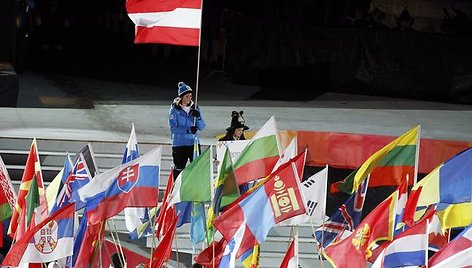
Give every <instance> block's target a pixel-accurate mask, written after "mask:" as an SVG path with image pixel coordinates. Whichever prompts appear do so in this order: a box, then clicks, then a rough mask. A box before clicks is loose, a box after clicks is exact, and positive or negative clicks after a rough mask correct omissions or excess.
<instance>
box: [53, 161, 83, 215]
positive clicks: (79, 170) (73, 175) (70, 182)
mask: <svg viewBox="0 0 472 268" xmlns="http://www.w3.org/2000/svg"><path fill="white" fill-rule="evenodd" d="M91 179H92V174H91V173H90V171H89V170H88V166H87V163H86V162H85V158H84V156H83V155H82V154H79V156H78V157H77V159H76V161H75V163H74V167H73V168H72V170H71V172H70V173H69V176H68V177H67V179H66V181H65V182H64V185H63V187H62V189H61V191H60V192H59V194H58V196H57V199H56V202H55V203H54V206H53V207H52V209H51V213H54V212H55V211H56V210H58V209H59V208H61V207H63V206H65V205H67V204H69V203H74V202H75V203H76V206H75V209H77V210H79V209H81V208H83V207H84V205H85V204H83V203H82V202H80V200H79V199H78V198H77V196H76V195H77V191H78V190H79V189H80V188H82V187H83V186H84V185H86V184H87V183H89V182H90V180H91Z"/></svg>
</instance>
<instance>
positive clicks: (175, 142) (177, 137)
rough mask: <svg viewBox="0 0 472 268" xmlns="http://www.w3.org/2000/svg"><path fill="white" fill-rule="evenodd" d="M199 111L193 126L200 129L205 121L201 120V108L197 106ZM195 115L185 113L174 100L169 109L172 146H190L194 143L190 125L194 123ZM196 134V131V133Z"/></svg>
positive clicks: (203, 126) (203, 127)
mask: <svg viewBox="0 0 472 268" xmlns="http://www.w3.org/2000/svg"><path fill="white" fill-rule="evenodd" d="M197 110H198V111H199V112H200V117H199V118H197V120H196V124H195V126H196V127H197V128H198V130H200V131H202V130H203V129H205V126H206V124H205V121H204V120H203V117H202V114H201V112H202V111H201V110H200V108H198V107H197ZM194 120H195V117H193V116H191V115H189V114H187V112H186V111H184V110H183V109H182V107H181V106H180V105H179V104H178V102H176V101H174V103H172V105H171V107H170V110H169V128H170V134H171V141H172V147H178V146H191V145H193V143H194V138H195V135H193V134H192V132H191V131H190V127H191V126H193V125H194ZM196 135H197V136H198V132H197V133H196Z"/></svg>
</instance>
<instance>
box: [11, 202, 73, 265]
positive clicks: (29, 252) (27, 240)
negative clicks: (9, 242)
mask: <svg viewBox="0 0 472 268" xmlns="http://www.w3.org/2000/svg"><path fill="white" fill-rule="evenodd" d="M73 233H74V205H73V204H70V205H68V206H65V207H63V208H61V209H60V210H58V211H56V212H55V213H53V214H52V215H51V216H49V217H47V218H46V219H44V220H43V221H42V222H40V223H38V224H37V225H36V226H35V227H34V228H32V229H31V230H28V231H27V232H26V233H24V235H23V236H22V237H21V238H20V239H19V240H17V241H16V243H15V244H13V246H12V248H11V249H10V251H9V252H8V254H7V255H6V256H5V259H4V260H3V263H2V265H4V266H18V265H19V264H20V263H30V262H32V263H42V262H50V261H54V260H58V259H61V258H65V257H67V256H70V255H72V248H73V243H74V242H73Z"/></svg>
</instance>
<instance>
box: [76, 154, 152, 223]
mask: <svg viewBox="0 0 472 268" xmlns="http://www.w3.org/2000/svg"><path fill="white" fill-rule="evenodd" d="M160 165H161V148H160V147H158V148H155V149H153V150H151V151H150V152H148V153H147V154H145V155H143V156H141V157H139V158H136V159H134V160H133V161H131V162H128V163H126V164H122V165H120V166H118V167H115V168H113V169H110V170H108V171H106V172H104V173H102V174H100V175H97V176H96V177H95V178H94V179H93V180H92V181H91V182H89V183H88V184H86V185H85V186H83V187H82V188H80V189H79V190H78V194H79V197H80V199H81V200H82V201H83V202H85V203H86V207H87V213H88V215H87V217H88V221H89V223H92V224H95V223H98V222H99V221H101V220H105V219H108V218H111V217H113V216H115V215H116V214H118V213H119V212H120V211H122V210H123V209H124V208H125V207H155V206H157V197H158V195H159V189H158V185H159V174H160V168H159V167H160Z"/></svg>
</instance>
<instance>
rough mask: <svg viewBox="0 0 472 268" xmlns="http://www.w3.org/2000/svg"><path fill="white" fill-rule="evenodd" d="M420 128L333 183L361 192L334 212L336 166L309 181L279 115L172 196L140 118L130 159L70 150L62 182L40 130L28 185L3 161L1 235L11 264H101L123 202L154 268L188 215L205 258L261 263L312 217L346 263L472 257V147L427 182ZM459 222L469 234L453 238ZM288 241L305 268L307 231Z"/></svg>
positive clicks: (318, 237) (322, 246) (325, 249)
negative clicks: (44, 165) (44, 162)
mask: <svg viewBox="0 0 472 268" xmlns="http://www.w3.org/2000/svg"><path fill="white" fill-rule="evenodd" d="M419 136H420V127H419V126H417V127H415V128H413V129H411V130H409V131H407V132H406V133H405V134H403V135H401V136H399V137H398V138H397V139H394V140H393V141H392V142H390V143H389V144H387V145H386V146H385V147H383V148H381V149H380V150H379V151H377V152H376V153H374V154H372V156H371V157H369V158H368V159H367V160H366V161H365V162H364V163H363V164H362V165H361V166H360V167H359V168H357V169H356V170H354V171H353V173H351V174H350V175H348V176H347V177H346V179H345V180H343V181H341V182H339V183H334V184H332V185H331V191H332V192H340V191H343V192H346V193H348V194H349V195H350V196H349V197H348V198H347V199H346V201H345V202H344V204H342V205H341V206H340V207H339V209H338V210H336V211H335V212H334V213H333V214H332V215H328V216H329V217H327V216H326V215H325V214H326V200H327V192H328V177H329V174H328V166H326V167H325V168H323V169H322V170H320V171H319V172H317V173H315V174H313V175H312V176H310V177H308V178H306V179H305V180H303V173H304V166H305V159H306V154H307V153H308V152H307V151H306V150H305V151H303V152H300V153H297V150H296V148H297V146H296V139H294V141H295V142H293V141H292V142H291V143H290V145H288V146H286V148H282V146H281V144H280V142H279V132H278V130H277V126H276V121H275V118H274V117H271V118H270V119H269V120H268V121H267V122H266V123H265V124H264V125H263V126H262V127H261V128H260V129H259V131H257V133H256V134H255V135H254V136H253V138H252V139H251V141H250V142H249V143H248V144H247V145H246V147H245V148H244V149H243V150H242V151H241V153H240V154H239V156H237V157H236V159H232V157H231V155H232V154H231V152H230V151H229V150H228V149H226V151H225V154H224V156H223V157H222V158H221V159H222V161H221V163H214V157H213V156H212V154H213V150H212V147H211V146H210V147H208V148H207V149H205V150H204V151H203V152H202V153H201V154H200V155H199V156H198V157H196V158H195V160H194V161H193V162H191V163H190V164H189V165H188V166H187V167H186V168H185V169H184V170H182V172H180V174H179V175H178V176H177V177H176V178H174V177H173V172H172V171H171V172H170V175H169V178H168V183H167V188H166V189H165V194H164V197H163V199H162V200H159V199H158V197H159V181H160V172H161V170H160V169H161V168H160V166H161V148H160V147H156V148H154V149H151V150H150V151H149V152H147V153H146V154H144V155H140V153H139V148H138V142H137V138H136V133H135V129H134V126H133V127H132V130H131V134H130V138H129V141H128V144H127V145H126V148H125V150H124V155H123V159H122V163H121V164H120V165H118V166H116V167H114V168H112V169H110V170H107V171H105V172H103V173H99V172H98V171H97V170H98V168H97V165H96V163H95V160H94V154H93V149H92V148H91V145H90V144H87V145H86V146H85V147H84V148H82V149H81V150H80V151H79V152H78V153H77V154H76V155H74V156H71V155H70V154H69V153H67V154H66V160H65V162H64V167H63V170H62V171H61V172H60V173H59V174H58V175H57V176H56V178H55V179H54V180H53V182H52V183H51V184H50V186H49V187H51V189H49V187H48V189H46V188H45V186H44V183H43V176H42V172H41V165H40V161H39V159H40V158H39V153H38V149H37V144H36V140H35V139H33V142H32V144H31V147H30V151H29V155H28V158H27V160H26V164H25V169H24V172H23V176H22V181H21V185H20V189H19V192H18V194H16V193H15V191H14V189H13V187H12V186H11V181H10V178H9V176H8V172H7V170H6V168H5V165H4V164H3V161H1V162H0V183H1V184H2V188H3V189H2V191H1V195H0V201H1V204H0V220H2V225H1V227H2V233H3V234H4V235H2V240H0V242H2V246H4V247H5V246H9V245H8V244H9V243H3V242H4V240H5V241H9V242H10V243H11V247H10V249H9V251H8V253H7V255H6V256H5V258H4V260H3V263H2V265H3V266H13V267H17V266H22V265H27V266H33V267H34V266H35V265H38V264H39V265H41V263H48V262H51V261H58V262H60V263H61V265H62V266H63V267H100V261H101V258H100V251H101V248H102V246H101V245H103V244H104V237H105V227H106V226H107V224H108V222H107V220H109V219H110V218H112V217H113V216H115V215H117V214H118V213H120V212H122V211H125V219H126V225H127V229H128V230H129V231H130V237H133V238H140V237H143V236H146V235H152V236H155V239H156V244H155V248H154V249H153V251H152V254H151V258H150V259H149V262H147V263H146V265H147V267H163V265H164V263H166V262H168V261H169V259H170V258H171V251H172V245H173V241H174V239H175V237H174V236H175V232H176V228H178V227H180V226H182V225H183V224H185V223H190V224H191V228H190V230H191V232H190V238H189V239H191V241H192V244H193V245H196V244H198V243H203V245H206V246H207V247H205V248H204V249H202V250H201V252H199V253H198V254H196V256H195V258H194V260H195V261H196V262H198V263H200V264H201V265H203V266H205V267H235V265H243V266H244V267H258V266H259V254H260V246H261V245H263V244H264V241H265V240H266V238H267V236H268V233H269V231H270V230H271V229H272V228H273V227H274V226H292V227H293V229H292V230H296V229H297V226H298V225H302V224H308V225H311V226H319V227H318V228H317V229H314V232H313V239H314V241H316V242H317V245H318V248H317V249H313V254H314V255H315V254H316V252H319V258H320V259H321V258H324V259H326V260H328V261H329V262H330V263H331V264H332V265H333V266H334V267H365V266H366V263H367V262H370V263H372V265H373V267H399V266H417V267H422V266H426V267H453V266H457V267H459V266H458V265H463V266H467V265H472V257H471V256H472V254H470V253H472V252H471V248H472V231H471V224H472V209H471V204H472V148H469V149H467V150H465V151H463V152H461V153H459V154H457V155H456V156H454V157H452V158H451V159H449V160H447V161H445V162H444V163H442V164H440V165H439V166H438V167H437V168H436V169H434V170H433V171H431V173H429V174H427V175H426V176H425V177H424V178H423V179H422V180H420V181H419V182H418V183H416V182H415V180H416V173H417V172H416V170H417V163H418V160H417V158H418V153H417V150H418V147H419V141H420V139H419ZM294 144H295V146H294ZM294 148H295V149H294ZM216 165H218V168H217V169H216V170H217V172H214V170H213V167H214V166H216ZM384 178H385V179H384ZM243 185H249V186H251V187H246V189H248V190H247V191H244V190H242V189H244V188H242V187H241V186H243ZM385 185H387V186H396V187H397V188H396V190H395V191H393V192H392V193H391V195H390V196H388V197H387V198H386V199H385V200H383V201H382V202H381V203H379V204H378V205H377V206H376V207H375V208H374V209H373V210H372V211H370V212H369V213H368V214H367V215H365V217H363V213H362V211H363V207H364V201H365V199H366V196H367V194H368V189H369V187H378V186H385ZM409 188H411V191H409ZM159 201H161V202H159ZM79 216H80V220H79V219H78V218H79ZM451 229H452V230H461V229H463V231H462V232H461V233H460V234H458V235H457V236H456V237H455V238H454V239H453V240H451V241H449V236H450V231H451ZM287 246H288V248H287V253H286V255H285V257H284V258H283V259H281V264H280V267H298V265H299V260H298V235H297V234H296V232H295V234H294V235H293V238H292V239H291V241H290V244H288V241H287ZM430 250H433V251H430ZM428 252H429V253H430V254H431V252H435V253H434V254H433V255H432V257H430V256H429V255H428Z"/></svg>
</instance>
